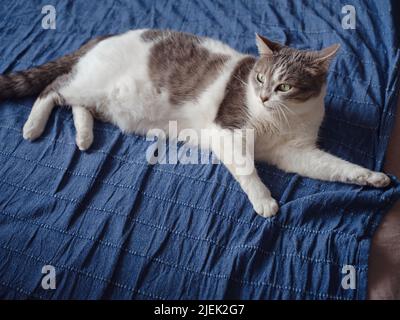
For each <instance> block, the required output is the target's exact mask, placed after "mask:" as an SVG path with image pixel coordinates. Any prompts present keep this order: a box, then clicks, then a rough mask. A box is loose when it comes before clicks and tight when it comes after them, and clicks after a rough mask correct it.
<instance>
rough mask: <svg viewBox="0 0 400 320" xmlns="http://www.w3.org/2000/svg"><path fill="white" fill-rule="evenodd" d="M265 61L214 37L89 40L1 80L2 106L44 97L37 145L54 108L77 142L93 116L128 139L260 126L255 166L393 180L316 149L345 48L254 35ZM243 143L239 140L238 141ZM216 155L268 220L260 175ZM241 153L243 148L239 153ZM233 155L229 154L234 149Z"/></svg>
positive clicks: (28, 132) (271, 204)
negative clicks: (331, 72) (333, 67)
mask: <svg viewBox="0 0 400 320" xmlns="http://www.w3.org/2000/svg"><path fill="white" fill-rule="evenodd" d="M256 45H257V48H258V53H259V56H258V57H255V56H252V55H247V54H242V53H239V52H237V51H236V50H234V49H232V48H231V47H229V46H228V45H226V44H224V43H222V42H220V41H217V40H214V39H211V38H207V37H200V36H196V35H193V34H188V33H182V32H177V31H170V30H156V29H140V30H132V31H128V32H126V33H123V34H120V35H115V36H105V37H101V38H96V39H94V40H91V41H89V42H88V43H87V44H85V45H84V46H82V47H81V48H80V49H79V50H77V51H76V52H74V53H72V54H69V55H66V56H64V57H62V58H60V59H58V60H55V61H53V62H49V63H46V64H44V65H42V66H39V67H36V68H32V69H29V70H26V71H21V72H16V73H12V74H8V75H2V76H0V99H5V98H15V97H22V96H28V95H34V94H39V93H40V95H39V97H38V98H37V100H36V101H35V103H34V105H33V107H32V111H31V113H30V115H29V118H28V120H27V121H26V123H25V125H24V127H23V137H24V138H25V139H28V140H34V139H36V138H38V137H39V136H40V135H41V134H42V132H43V130H44V128H45V125H46V122H47V120H48V118H49V115H50V113H51V111H52V109H53V107H54V106H55V105H69V106H71V108H72V114H73V121H74V125H75V128H76V144H77V146H78V147H79V149H80V150H86V149H88V148H89V147H90V145H91V144H92V141H93V116H95V117H99V118H100V119H102V120H104V121H108V122H111V123H112V124H114V125H116V126H118V127H119V128H120V129H121V130H122V131H124V132H135V133H137V134H146V132H147V131H148V130H150V129H152V128H155V127H156V128H161V129H165V131H167V130H166V128H167V125H168V122H169V121H172V120H175V121H177V122H178V126H179V130H181V129H182V128H192V129H194V130H203V129H210V130H211V129H212V130H216V131H217V132H219V133H221V134H222V135H224V136H228V137H231V136H232V141H233V146H236V145H239V142H242V141H238V138H235V136H234V135H233V132H234V130H237V129H239V130H243V129H249V128H250V129H253V130H254V132H255V147H254V152H253V153H251V152H249V153H246V157H247V158H248V159H247V160H249V161H250V162H251V163H254V161H255V160H260V161H266V162H268V163H270V164H273V165H276V166H277V167H278V168H281V169H282V170H284V171H286V172H293V173H298V174H300V175H303V176H306V177H311V178H315V179H321V180H327V181H340V182H345V183H354V184H358V185H371V186H374V187H385V186H387V185H388V184H389V183H390V179H389V177H388V176H386V175H385V174H384V173H379V172H373V171H371V170H369V169H366V168H363V167H361V166H358V165H356V164H352V163H350V162H348V161H345V160H342V159H340V158H338V157H336V156H334V155H331V154H329V153H326V152H324V151H323V150H321V149H319V148H318V147H317V137H318V130H319V127H320V125H321V122H322V120H323V117H324V96H325V93H326V79H327V73H328V69H329V64H330V62H331V60H332V59H333V58H334V56H335V54H336V52H337V51H338V49H339V45H338V44H334V45H332V46H330V47H327V48H324V49H322V50H320V51H305V50H298V49H295V48H291V47H288V46H285V45H281V44H279V43H277V42H274V41H271V40H269V39H267V38H265V37H263V36H261V35H258V34H256ZM235 139H236V140H235ZM201 147H204V148H210V149H211V150H212V152H213V153H214V154H215V156H216V157H217V158H219V159H220V160H221V162H222V163H224V164H225V165H226V167H227V169H228V170H229V171H230V173H231V174H232V175H233V176H234V178H235V179H236V180H237V181H238V183H239V184H240V186H241V188H242V189H243V191H244V192H245V193H246V194H247V196H248V199H249V201H250V202H251V204H252V205H253V208H254V210H255V212H257V213H258V214H260V215H261V216H263V217H271V216H273V215H275V214H276V213H277V212H278V209H279V207H278V203H277V202H276V201H275V199H273V197H272V196H271V193H270V191H269V189H268V188H267V187H266V186H265V185H264V184H263V183H262V181H261V180H260V178H259V176H258V174H257V171H256V170H255V169H254V170H252V171H251V173H249V174H240V173H239V166H238V165H237V164H235V163H234V162H231V161H227V158H228V156H226V154H228V155H229V153H230V152H237V151H234V150H238V149H237V148H232V150H223V149H224V148H223V146H220V145H218V144H216V143H210V144H209V145H204V146H201ZM239 149H241V148H239ZM227 151H228V152H227Z"/></svg>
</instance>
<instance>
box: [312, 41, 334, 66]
mask: <svg viewBox="0 0 400 320" xmlns="http://www.w3.org/2000/svg"><path fill="white" fill-rule="evenodd" d="M339 49H340V44H338V43H336V44H333V45H331V46H330V47H327V48H324V49H322V50H320V51H317V52H316V59H315V62H317V63H322V64H323V65H325V66H326V67H328V66H329V63H330V62H331V61H332V59H333V58H334V57H335V55H336V53H337V52H338V50H339Z"/></svg>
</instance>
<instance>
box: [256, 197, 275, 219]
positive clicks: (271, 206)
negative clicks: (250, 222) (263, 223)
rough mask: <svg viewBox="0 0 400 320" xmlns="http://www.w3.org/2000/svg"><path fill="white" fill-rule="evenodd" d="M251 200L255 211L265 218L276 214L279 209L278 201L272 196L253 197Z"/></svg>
mask: <svg viewBox="0 0 400 320" xmlns="http://www.w3.org/2000/svg"><path fill="white" fill-rule="evenodd" d="M251 202H252V205H253V208H254V211H255V212H257V213H258V214H259V215H260V216H263V217H264V218H269V217H272V216H274V215H276V214H277V212H278V210H279V206H278V203H277V202H276V201H275V199H274V198H272V197H266V198H258V199H253V200H252V201H251Z"/></svg>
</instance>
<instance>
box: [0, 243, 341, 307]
mask: <svg viewBox="0 0 400 320" xmlns="http://www.w3.org/2000/svg"><path fill="white" fill-rule="evenodd" d="M0 248H2V249H4V250H7V251H9V252H14V253H16V254H19V255H22V256H25V257H27V258H29V259H31V260H36V261H39V262H41V263H45V264H51V265H53V266H54V267H57V268H60V269H64V270H67V271H70V272H73V273H76V274H78V275H82V276H84V277H85V278H88V277H90V278H92V279H94V280H97V281H101V282H105V283H108V284H111V285H113V286H116V287H118V288H121V289H125V290H126V291H132V292H136V293H138V294H140V295H143V296H148V297H151V298H153V299H154V298H156V299H158V300H166V298H161V297H160V296H158V295H155V294H153V293H145V292H144V291H142V290H137V289H134V288H132V287H130V286H128V285H125V284H122V283H118V282H115V281H111V280H110V279H107V278H104V277H102V276H99V275H96V274H92V273H89V272H86V271H82V270H79V269H78V268H76V267H73V266H66V265H62V264H55V263H54V262H51V263H49V262H47V261H46V259H44V258H42V257H40V256H38V257H37V256H34V255H31V254H28V253H26V252H22V251H20V250H19V249H15V248H12V247H9V246H7V245H5V244H4V243H2V242H0ZM231 279H232V280H233V279H234V278H231ZM239 281H241V282H242V283H243V284H248V285H249V284H251V285H253V286H267V287H272V288H275V289H280V290H281V291H283V290H285V291H293V292H296V293H302V294H307V295H310V296H314V297H319V298H329V299H338V300H348V299H347V298H344V297H341V296H332V295H329V294H325V293H315V292H310V291H303V290H301V289H298V288H292V287H290V286H282V285H278V284H274V283H269V282H265V281H245V280H239Z"/></svg>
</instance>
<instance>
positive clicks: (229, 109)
mask: <svg viewBox="0 0 400 320" xmlns="http://www.w3.org/2000/svg"><path fill="white" fill-rule="evenodd" d="M255 63H256V58H255V57H246V58H244V59H242V60H241V61H239V63H238V64H237V66H236V68H235V70H234V71H233V73H232V75H231V78H230V80H229V82H228V84H227V86H226V89H225V96H224V99H223V100H222V102H221V105H220V106H219V109H218V113H217V116H216V118H215V123H217V124H219V125H220V126H221V127H222V128H227V129H240V128H243V127H244V125H245V124H246V122H247V120H248V108H247V106H246V101H245V98H246V84H247V82H248V77H249V74H250V72H251V70H252V69H253V67H254V64H255Z"/></svg>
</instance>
